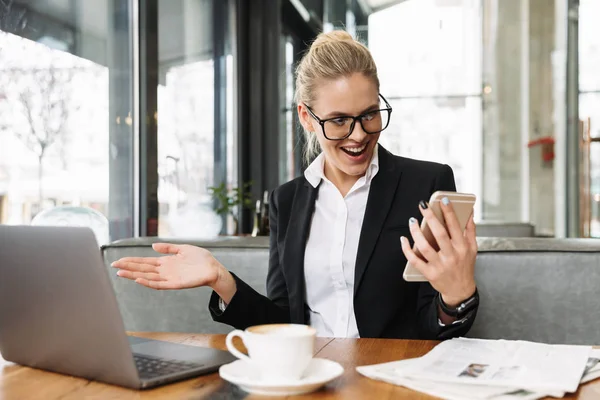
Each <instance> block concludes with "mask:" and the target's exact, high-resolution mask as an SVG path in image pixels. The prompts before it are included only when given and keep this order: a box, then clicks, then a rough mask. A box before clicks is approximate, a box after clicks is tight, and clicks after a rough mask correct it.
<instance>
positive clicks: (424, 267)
mask: <svg viewBox="0 0 600 400" xmlns="http://www.w3.org/2000/svg"><path fill="white" fill-rule="evenodd" d="M400 244H401V246H402V251H403V252H404V256H405V257H406V260H407V261H408V262H409V263H410V264H411V265H412V266H413V267H415V268H416V269H417V270H418V271H419V272H420V273H422V274H423V276H425V278H427V276H428V275H429V270H430V269H431V267H430V266H429V265H428V264H427V263H426V262H425V261H423V260H422V259H421V258H420V257H419V256H418V255H417V254H416V253H415V252H414V250H413V249H411V247H410V243H409V242H408V239H407V238H405V237H404V236H401V237H400Z"/></svg>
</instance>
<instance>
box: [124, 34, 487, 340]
mask: <svg viewBox="0 0 600 400" xmlns="http://www.w3.org/2000/svg"><path fill="white" fill-rule="evenodd" d="M296 76H297V77H296V87H297V91H296V102H297V105H298V115H299V118H300V122H301V123H302V126H303V128H304V131H305V134H306V136H307V143H308V146H307V150H306V152H307V157H309V158H311V159H312V157H313V156H314V155H317V154H318V156H317V157H316V159H314V161H313V162H312V163H311V164H310V166H309V167H308V168H307V169H306V171H305V173H304V175H303V176H302V177H299V178H296V179H294V180H292V181H291V182H288V183H286V184H284V185H282V186H280V187H279V188H277V189H276V190H275V191H274V192H273V193H272V195H271V203H270V204H271V215H270V227H271V237H270V259H269V270H268V275H267V296H263V295H261V294H259V293H258V292H256V291H255V290H254V289H252V288H251V287H250V286H248V285H247V284H246V283H245V282H243V281H242V280H241V279H239V278H238V277H237V276H235V275H234V274H232V273H230V272H229V271H228V270H227V268H226V267H225V266H223V265H221V264H220V263H219V262H218V261H217V260H216V259H215V258H214V257H213V256H212V255H211V254H210V252H209V251H207V250H205V249H202V248H198V247H193V246H187V245H183V246H180V245H173V244H155V245H154V249H155V250H156V251H158V252H160V253H165V254H169V255H170V256H167V257H156V258H124V259H121V260H119V261H117V262H115V263H114V266H115V267H117V268H120V271H119V272H118V274H119V275H120V276H122V277H124V278H128V279H133V280H135V281H136V282H137V283H139V284H141V285H144V286H147V287H150V288H154V289H182V288H193V287H199V286H209V287H211V288H212V289H213V294H212V297H211V299H210V303H209V309H210V312H211V313H212V316H213V318H214V320H215V321H219V322H223V323H226V324H230V325H232V326H234V327H236V328H240V329H244V328H246V327H248V326H251V325H257V324H266V323H284V322H292V323H301V324H310V325H312V326H313V327H314V328H316V330H317V333H318V335H319V336H329V337H388V338H419V339H445V338H449V337H455V336H462V335H464V334H466V333H467V331H468V330H469V328H470V326H471V325H472V323H473V320H474V319H475V315H476V312H477V307H478V304H479V302H478V295H477V290H476V284H475V278H474V266H475V258H476V254H477V242H476V240H475V224H474V222H473V217H471V218H470V220H469V222H468V225H467V228H466V230H465V232H464V234H463V233H462V232H461V230H460V228H459V227H458V222H457V219H456V216H455V215H454V212H453V210H452V206H451V205H449V204H448V202H447V199H445V201H443V203H445V204H444V205H443V207H442V208H443V211H444V216H445V219H446V221H447V225H448V230H446V229H444V227H443V226H442V225H441V224H440V223H439V222H438V220H437V219H436V218H435V216H434V215H433V213H432V212H431V210H429V209H428V207H427V203H426V202H425V201H424V200H425V199H428V198H429V197H430V195H431V194H432V193H433V192H435V191H437V190H447V191H454V190H455V183H454V176H453V173H452V169H451V168H450V167H449V166H447V165H441V164H435V163H430V162H423V161H417V160H412V159H408V158H402V157H398V156H395V155H392V154H391V153H389V152H388V151H387V150H385V149H384V148H383V147H382V146H381V145H379V144H378V143H377V142H378V139H379V136H380V135H381V134H382V132H383V131H385V129H386V128H387V127H388V124H389V120H390V117H391V114H392V108H391V107H390V105H389V104H388V102H387V101H386V100H385V98H384V96H383V95H382V94H380V90H379V89H380V88H379V79H378V77H377V68H376V66H375V63H374V61H373V58H372V56H371V54H370V52H369V50H368V49H367V48H366V47H365V46H363V45H362V44H360V43H359V42H357V41H355V40H353V38H352V37H351V36H350V35H349V34H348V33H346V32H343V31H334V32H330V33H324V34H321V35H319V37H318V38H317V39H316V40H315V41H314V43H312V45H311V47H310V49H309V51H308V52H307V53H306V55H305V56H304V57H303V59H302V61H301V62H300V64H299V65H298V67H297V70H296ZM384 134H385V133H384ZM390 134H397V133H396V132H390ZM422 218H425V219H426V220H427V221H428V223H429V224H430V226H431V228H432V231H433V232H434V234H435V236H436V240H437V242H438V244H439V248H440V250H439V251H436V250H434V249H433V248H432V247H431V246H430V245H429V243H428V242H427V240H426V239H425V238H424V236H423V234H422V232H421V230H420V228H419V221H420V220H421V219H422ZM408 237H410V238H411V239H412V240H409V239H408ZM413 242H414V243H416V246H417V247H418V249H419V250H420V252H421V254H423V256H424V259H421V258H419V257H417V256H416V255H415V253H414V252H413V250H412V249H411V245H412V243H413ZM407 259H408V260H410V261H411V263H413V264H414V265H415V266H416V267H417V268H418V269H419V270H420V271H421V272H422V273H423V274H424V275H425V277H426V278H427V279H428V281H429V283H409V282H406V281H404V279H403V277H402V273H403V270H404V265H405V263H406V260H407Z"/></svg>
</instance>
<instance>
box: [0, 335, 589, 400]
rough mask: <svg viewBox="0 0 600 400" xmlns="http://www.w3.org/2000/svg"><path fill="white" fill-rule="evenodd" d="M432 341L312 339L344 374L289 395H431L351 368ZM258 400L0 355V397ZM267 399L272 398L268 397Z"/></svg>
mask: <svg viewBox="0 0 600 400" xmlns="http://www.w3.org/2000/svg"><path fill="white" fill-rule="evenodd" d="M134 335H136V336H141V337H147V338H152V339H158V340H168V341H172V342H176V343H184V344H189V345H194V346H203V347H213V348H218V349H223V350H224V349H225V336H224V335H193V334H178V333H135V334H134ZM436 343H437V342H434V341H424V340H422V341H421V340H389V339H325V338H318V339H317V343H316V348H315V351H316V355H317V356H318V357H321V358H327V359H330V360H334V361H337V362H339V363H340V364H341V365H342V366H343V367H344V369H345V372H344V375H343V376H341V377H340V378H338V379H336V380H335V381H333V382H331V383H330V384H329V385H328V386H326V388H325V389H323V390H321V391H318V392H315V393H313V394H311V395H306V396H294V397H293V398H294V399H298V400H300V399H306V398H317V399H342V398H343V399H417V400H424V399H433V397H430V396H426V395H423V394H421V393H418V392H414V391H411V390H408V389H405V388H403V387H399V386H394V385H390V384H387V383H383V382H378V381H374V380H371V379H368V378H365V377H363V376H361V375H360V374H358V373H357V372H356V371H355V369H354V367H356V366H358V365H367V364H376V363H382V362H387V361H394V360H399V359H404V358H411V357H419V356H422V355H424V354H425V353H427V352H428V351H429V350H431V349H432V348H433V347H434V346H435V344H436ZM83 398H85V399H117V398H118V399H155V398H173V399H205V398H214V399H248V400H251V399H260V398H261V397H260V396H255V395H248V394H246V393H245V392H243V391H242V390H240V389H239V388H237V386H235V385H232V384H229V383H228V382H225V381H223V380H222V379H221V378H220V377H219V375H218V373H215V374H211V375H205V376H201V377H198V378H194V379H189V380H187V381H183V382H179V383H174V384H171V385H167V386H162V387H159V388H156V389H151V390H146V391H134V390H128V389H123V388H120V387H117V386H111V385H105V384H102V383H98V382H93V381H88V380H85V379H80V378H73V377H68V376H63V375H59V374H55V373H51V372H44V371H40V370H35V369H31V368H27V367H21V366H18V365H15V364H11V363H8V362H6V361H4V360H2V359H1V358H0V400H13V399H15V400H17V399H18V400H24V399H46V400H52V399H61V400H67V399H68V400H70V399H83ZM565 398H567V399H580V400H584V399H585V400H588V399H599V398H600V380H598V381H595V382H590V383H588V384H586V385H584V386H582V387H580V389H579V391H578V392H577V393H576V394H574V395H570V396H566V397H565ZM268 399H273V397H268Z"/></svg>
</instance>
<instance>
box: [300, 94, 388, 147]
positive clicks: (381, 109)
mask: <svg viewBox="0 0 600 400" xmlns="http://www.w3.org/2000/svg"><path fill="white" fill-rule="evenodd" d="M379 97H381V99H382V100H383V101H384V102H385V108H380V109H377V110H371V111H367V112H364V113H362V114H360V115H357V116H356V117H353V116H352V115H338V116H337V117H332V118H327V119H321V118H319V117H317V115H316V114H315V112H314V111H313V110H312V109H311V108H310V107H309V106H308V105H307V104H304V105H305V106H306V110H307V111H308V113H309V114H310V116H311V117H313V118H314V119H315V120H316V121H317V122H318V123H319V125H321V130H322V131H323V136H325V139H327V140H345V139H348V138H349V137H350V136H351V135H352V132H354V127H355V126H356V121H358V123H359V124H360V126H361V127H362V128H363V131H364V132H365V133H366V134H368V135H374V134H376V133H379V132H382V131H383V130H385V128H387V127H388V126H389V125H390V120H391V119H392V106H390V103H388V101H387V100H386V99H385V97H383V95H382V94H381V93H379ZM377 111H379V112H383V111H387V113H388V119H387V123H386V124H385V126H382V127H381V129H380V130H378V131H377V132H367V130H366V129H365V126H364V125H363V123H362V118H363V117H364V116H365V115H367V114H371V113H373V112H377ZM338 118H352V124H351V125H350V129H349V130H348V134H347V135H346V136H344V137H341V138H330V137H327V133H325V123H326V122H327V121H333V120H334V119H338Z"/></svg>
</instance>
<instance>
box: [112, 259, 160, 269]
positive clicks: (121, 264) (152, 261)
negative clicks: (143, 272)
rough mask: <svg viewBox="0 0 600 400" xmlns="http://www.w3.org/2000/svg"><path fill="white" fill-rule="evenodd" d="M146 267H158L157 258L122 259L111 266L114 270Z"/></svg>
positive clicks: (158, 261) (158, 260)
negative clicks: (139, 266)
mask: <svg viewBox="0 0 600 400" xmlns="http://www.w3.org/2000/svg"><path fill="white" fill-rule="evenodd" d="M134 265H147V266H154V267H158V266H159V265H160V258H159V257H123V258H121V259H119V260H117V261H115V262H113V263H112V264H111V266H113V267H115V268H124V267H125V266H134Z"/></svg>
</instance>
